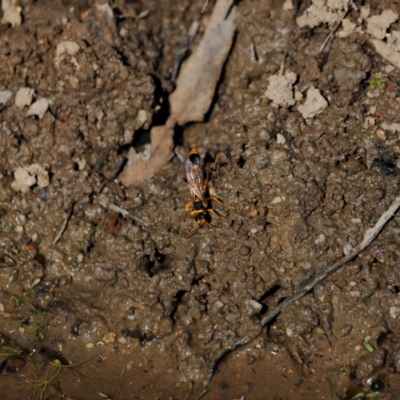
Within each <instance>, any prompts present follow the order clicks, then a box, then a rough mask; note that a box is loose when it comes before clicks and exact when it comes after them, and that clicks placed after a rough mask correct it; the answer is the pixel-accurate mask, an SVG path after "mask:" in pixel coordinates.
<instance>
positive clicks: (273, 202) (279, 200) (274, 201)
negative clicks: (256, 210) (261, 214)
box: [271, 196, 282, 204]
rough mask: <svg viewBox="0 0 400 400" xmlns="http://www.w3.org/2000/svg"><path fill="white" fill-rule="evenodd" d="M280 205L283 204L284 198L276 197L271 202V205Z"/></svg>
mask: <svg viewBox="0 0 400 400" xmlns="http://www.w3.org/2000/svg"><path fill="white" fill-rule="evenodd" d="M279 203H282V197H281V196H275V197H274V198H273V199H272V201H271V204H279Z"/></svg>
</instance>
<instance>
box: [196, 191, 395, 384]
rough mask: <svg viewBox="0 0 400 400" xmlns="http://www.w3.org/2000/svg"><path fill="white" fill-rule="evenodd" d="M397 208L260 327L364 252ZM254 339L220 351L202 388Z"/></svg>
mask: <svg viewBox="0 0 400 400" xmlns="http://www.w3.org/2000/svg"><path fill="white" fill-rule="evenodd" d="M399 207H400V197H397V198H396V199H395V201H394V203H393V204H392V205H391V206H390V207H389V208H388V210H387V211H385V212H384V213H383V214H382V215H381V217H380V218H379V220H378V222H377V223H376V224H375V226H374V227H373V228H370V229H367V231H366V232H365V234H364V239H363V240H362V241H361V243H359V244H358V245H357V246H356V247H355V248H354V249H353V251H352V252H351V253H350V254H349V255H347V256H345V257H343V258H342V259H340V260H339V261H338V262H337V263H335V264H333V265H332V267H330V268H328V269H327V270H325V271H323V272H321V273H319V274H318V275H316V276H315V278H314V279H313V280H312V281H311V282H310V283H309V284H308V285H305V286H304V287H302V288H301V289H300V290H298V291H297V292H296V293H295V294H293V295H291V296H289V297H288V298H287V299H285V300H284V301H283V302H282V303H280V304H279V305H278V306H276V307H275V309H274V310H272V311H271V312H270V313H269V314H267V315H266V316H265V317H264V318H263V319H262V320H261V327H265V326H267V325H268V324H269V323H270V322H271V321H272V320H273V319H274V318H275V317H276V316H277V315H278V314H280V313H281V312H282V310H283V309H284V308H285V307H287V306H288V305H289V304H291V303H293V302H294V301H296V300H299V299H300V298H302V297H303V296H304V295H305V294H306V293H307V292H309V291H310V290H311V289H313V288H314V287H315V286H316V285H317V284H318V283H320V282H322V281H323V280H324V279H326V278H327V277H328V276H330V275H332V274H333V273H334V272H336V271H337V270H338V269H340V268H341V267H343V265H345V264H346V263H348V262H349V261H351V260H352V259H353V258H355V257H356V256H358V254H360V253H361V252H362V251H363V250H365V249H366V248H367V247H368V246H369V245H370V244H371V243H372V242H373V241H374V239H375V238H376V237H377V236H378V235H379V233H380V232H381V231H382V228H383V227H384V226H385V225H386V223H387V222H388V221H389V219H391V218H392V217H393V216H394V214H395V213H396V211H397V210H398V209H399ZM257 336H258V335H257ZM254 339H255V337H253V338H251V337H248V336H244V337H242V338H240V339H238V340H237V341H236V342H235V343H233V345H231V346H228V347H225V349H224V350H223V351H222V353H221V354H220V355H218V356H217V357H216V358H215V359H214V360H213V362H212V363H211V365H210V368H209V372H208V375H207V378H206V380H205V381H204V382H203V386H208V385H209V384H210V382H211V379H212V377H213V375H214V374H215V371H216V370H217V368H218V365H219V364H220V363H221V361H222V360H223V359H224V358H225V357H226V356H227V355H228V354H229V353H231V352H232V351H233V350H236V349H238V348H239V347H241V346H243V345H245V344H248V343H250V342H251V341H252V340H254Z"/></svg>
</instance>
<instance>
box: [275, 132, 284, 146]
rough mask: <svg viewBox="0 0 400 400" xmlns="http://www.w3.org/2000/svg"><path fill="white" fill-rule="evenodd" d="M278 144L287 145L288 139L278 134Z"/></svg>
mask: <svg viewBox="0 0 400 400" xmlns="http://www.w3.org/2000/svg"><path fill="white" fill-rule="evenodd" d="M276 143H278V144H285V143H286V138H285V136H283V135H282V134H281V133H278V134H277V135H276Z"/></svg>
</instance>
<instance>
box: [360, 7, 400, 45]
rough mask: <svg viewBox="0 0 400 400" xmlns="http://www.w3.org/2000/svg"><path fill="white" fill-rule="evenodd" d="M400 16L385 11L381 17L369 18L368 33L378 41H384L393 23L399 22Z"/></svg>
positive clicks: (390, 11)
mask: <svg viewBox="0 0 400 400" xmlns="http://www.w3.org/2000/svg"><path fill="white" fill-rule="evenodd" d="M398 18H399V14H398V13H396V12H394V11H392V10H384V11H382V14H380V15H374V16H372V17H370V18H368V21H367V32H368V33H369V34H370V35H372V36H374V37H376V38H377V39H384V38H385V36H386V31H387V29H388V28H389V26H390V25H391V24H393V22H395V21H397V19H398Z"/></svg>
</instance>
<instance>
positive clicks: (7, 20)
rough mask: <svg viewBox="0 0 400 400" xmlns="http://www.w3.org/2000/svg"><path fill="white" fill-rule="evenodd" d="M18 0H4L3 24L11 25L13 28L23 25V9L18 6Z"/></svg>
mask: <svg viewBox="0 0 400 400" xmlns="http://www.w3.org/2000/svg"><path fill="white" fill-rule="evenodd" d="M18 3H19V2H18V1H16V0H3V1H2V2H1V8H2V9H3V18H2V19H1V23H3V24H10V25H11V26H12V27H13V28H15V27H16V26H19V25H21V22H22V16H21V12H22V8H21V7H20V6H19V5H18Z"/></svg>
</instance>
